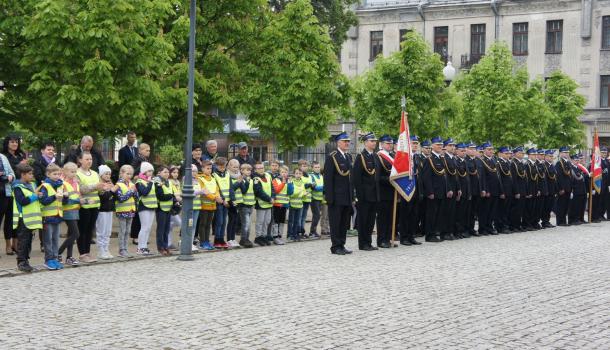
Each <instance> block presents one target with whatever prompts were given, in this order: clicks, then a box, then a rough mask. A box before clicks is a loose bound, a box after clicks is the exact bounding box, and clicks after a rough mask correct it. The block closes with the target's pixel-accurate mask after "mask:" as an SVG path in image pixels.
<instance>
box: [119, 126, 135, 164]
mask: <svg viewBox="0 0 610 350" xmlns="http://www.w3.org/2000/svg"><path fill="white" fill-rule="evenodd" d="M136 139H137V137H136V133H135V132H133V131H130V132H128V133H127V144H126V145H125V146H123V147H122V148H121V149H120V150H119V168H120V167H122V166H123V165H125V164H129V165H131V163H133V160H134V158H135V157H136V155H137V154H138V148H137V147H136Z"/></svg>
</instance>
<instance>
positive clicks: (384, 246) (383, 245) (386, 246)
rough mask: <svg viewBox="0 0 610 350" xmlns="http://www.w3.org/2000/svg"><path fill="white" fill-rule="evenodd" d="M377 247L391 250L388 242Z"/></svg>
mask: <svg viewBox="0 0 610 350" xmlns="http://www.w3.org/2000/svg"><path fill="white" fill-rule="evenodd" d="M377 246H378V247H379V248H390V243H388V242H381V243H379V244H377Z"/></svg>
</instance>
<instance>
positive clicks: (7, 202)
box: [0, 185, 17, 239]
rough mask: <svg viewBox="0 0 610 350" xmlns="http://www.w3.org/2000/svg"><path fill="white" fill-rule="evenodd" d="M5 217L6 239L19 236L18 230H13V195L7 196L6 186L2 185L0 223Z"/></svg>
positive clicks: (0, 187) (0, 186)
mask: <svg viewBox="0 0 610 350" xmlns="http://www.w3.org/2000/svg"><path fill="white" fill-rule="evenodd" d="M2 219H4V224H3V225H2V226H3V229H4V239H11V238H17V232H15V230H13V197H8V196H6V194H5V192H4V186H3V185H0V224H2Z"/></svg>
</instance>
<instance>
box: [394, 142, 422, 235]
mask: <svg viewBox="0 0 610 350" xmlns="http://www.w3.org/2000/svg"><path fill="white" fill-rule="evenodd" d="M418 150H419V138H418V137H417V135H411V151H412V153H411V159H412V161H413V175H415V181H416V183H415V192H414V193H413V196H412V197H411V200H410V201H407V200H406V199H405V198H403V197H402V195H399V196H398V197H399V198H398V200H399V202H398V203H399V205H398V222H399V225H398V227H399V228H400V244H402V245H406V246H410V245H420V244H421V243H420V242H418V241H417V240H416V239H415V235H416V234H417V224H418V220H419V213H418V210H419V205H420V204H419V203H420V202H421V201H423V190H422V188H423V183H422V182H421V181H420V179H419V176H420V174H421V173H422V169H423V160H422V156H421V154H420V153H419V152H418Z"/></svg>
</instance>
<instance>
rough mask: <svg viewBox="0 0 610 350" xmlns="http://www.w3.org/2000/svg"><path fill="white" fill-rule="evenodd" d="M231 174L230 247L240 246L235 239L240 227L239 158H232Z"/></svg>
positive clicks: (228, 224) (228, 231)
mask: <svg viewBox="0 0 610 350" xmlns="http://www.w3.org/2000/svg"><path fill="white" fill-rule="evenodd" d="M227 170H228V172H229V176H231V191H230V196H231V200H230V201H229V208H228V209H229V220H228V222H227V244H228V245H229V247H230V248H238V247H239V246H240V245H239V243H237V242H236V241H235V234H236V233H237V229H238V228H239V215H238V214H237V207H236V205H235V190H234V188H235V187H234V184H235V183H236V182H237V180H238V179H239V176H240V173H239V161H238V160H237V159H231V160H230V161H229V164H228V166H227Z"/></svg>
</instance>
